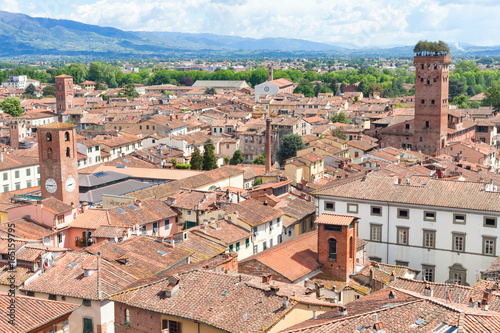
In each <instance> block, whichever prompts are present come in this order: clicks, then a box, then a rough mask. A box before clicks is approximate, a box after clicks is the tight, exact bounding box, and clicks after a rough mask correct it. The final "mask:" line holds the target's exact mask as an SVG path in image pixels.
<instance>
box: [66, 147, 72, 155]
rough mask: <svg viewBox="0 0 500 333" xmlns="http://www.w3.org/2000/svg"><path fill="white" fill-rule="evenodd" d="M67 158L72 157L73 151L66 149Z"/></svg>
mask: <svg viewBox="0 0 500 333" xmlns="http://www.w3.org/2000/svg"><path fill="white" fill-rule="evenodd" d="M66 157H71V149H70V148H69V147H66Z"/></svg>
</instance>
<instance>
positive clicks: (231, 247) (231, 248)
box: [229, 244, 233, 252]
mask: <svg viewBox="0 0 500 333" xmlns="http://www.w3.org/2000/svg"><path fill="white" fill-rule="evenodd" d="M229 252H233V244H231V245H229Z"/></svg>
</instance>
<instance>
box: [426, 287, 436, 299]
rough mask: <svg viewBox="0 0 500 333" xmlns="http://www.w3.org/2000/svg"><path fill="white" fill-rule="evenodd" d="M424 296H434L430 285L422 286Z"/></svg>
mask: <svg viewBox="0 0 500 333" xmlns="http://www.w3.org/2000/svg"><path fill="white" fill-rule="evenodd" d="M424 296H427V297H433V296H434V290H432V287H431V286H430V285H426V286H425V288H424Z"/></svg>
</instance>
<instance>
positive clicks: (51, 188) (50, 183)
mask: <svg viewBox="0 0 500 333" xmlns="http://www.w3.org/2000/svg"><path fill="white" fill-rule="evenodd" d="M45 188H46V189H47V191H48V192H49V193H55V192H56V190H57V183H56V181H55V180H54V179H52V178H49V179H47V180H46V181H45Z"/></svg>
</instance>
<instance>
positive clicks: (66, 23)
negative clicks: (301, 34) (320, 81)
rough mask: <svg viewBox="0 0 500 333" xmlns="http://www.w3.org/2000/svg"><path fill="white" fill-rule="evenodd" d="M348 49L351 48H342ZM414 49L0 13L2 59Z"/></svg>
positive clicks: (467, 49) (499, 50)
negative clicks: (130, 28) (127, 28)
mask: <svg viewBox="0 0 500 333" xmlns="http://www.w3.org/2000/svg"><path fill="white" fill-rule="evenodd" d="M343 46H346V47H343ZM451 46H452V54H470V55H497V54H500V46H496V47H480V46H474V45H466V44H461V45H456V46H455V45H451ZM412 49H413V47H410V46H398V47H391V48H383V47H377V48H362V49H360V48H356V47H355V46H354V45H351V44H341V43H337V44H334V43H332V44H326V43H317V42H311V41H307V40H302V39H290V38H262V39H254V38H244V37H238V36H221V35H215V34H208V33H200V34H195V33H179V32H144V31H140V32H135V31H123V30H120V29H115V28H111V27H100V26H96V25H89V24H84V23H80V22H76V21H71V20H55V19H49V18H39V17H30V16H28V15H24V14H15V13H9V12H5V11H0V57H1V58H16V57H23V58H26V57H31V58H38V57H41V56H43V57H53V56H56V57H57V56H60V57H91V58H130V57H137V58H138V57H142V58H147V57H158V58H213V57H248V58H251V57H264V56H267V57H305V56H409V57H410V56H412Z"/></svg>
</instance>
